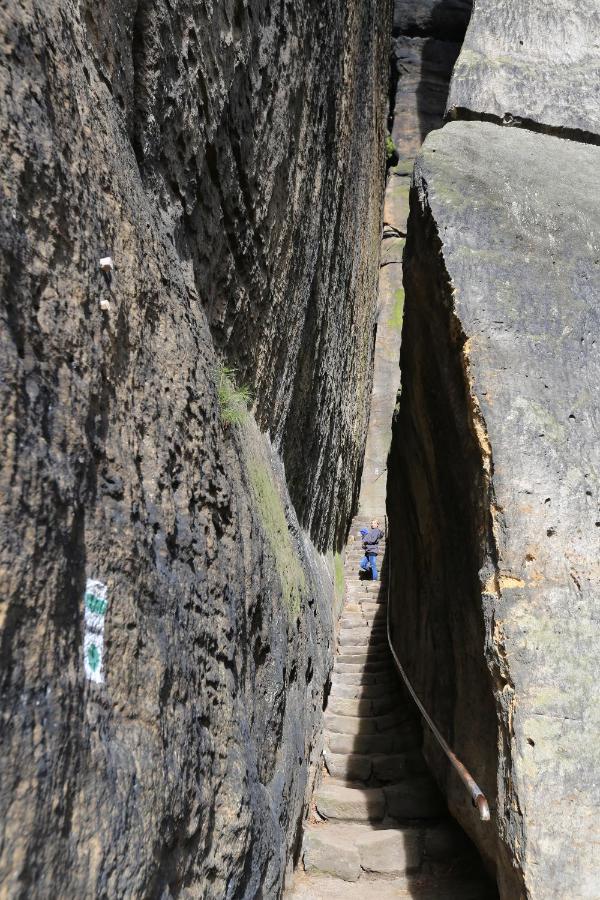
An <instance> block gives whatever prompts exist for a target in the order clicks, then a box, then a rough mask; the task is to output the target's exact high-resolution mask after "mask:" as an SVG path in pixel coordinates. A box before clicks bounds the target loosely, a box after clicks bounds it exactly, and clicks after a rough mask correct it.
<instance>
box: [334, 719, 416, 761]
mask: <svg viewBox="0 0 600 900" xmlns="http://www.w3.org/2000/svg"><path fill="white" fill-rule="evenodd" d="M325 744H326V747H327V751H329V752H331V753H359V754H367V753H381V754H394V753H404V752H406V751H407V750H415V749H417V748H418V747H419V746H420V744H421V733H420V730H419V728H418V726H417V725H413V727H412V728H408V727H405V728H404V729H403V730H402V731H401V732H398V731H387V732H382V733H380V734H346V733H341V732H337V731H330V732H328V733H326V734H325Z"/></svg>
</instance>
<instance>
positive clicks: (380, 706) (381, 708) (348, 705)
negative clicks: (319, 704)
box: [327, 694, 398, 716]
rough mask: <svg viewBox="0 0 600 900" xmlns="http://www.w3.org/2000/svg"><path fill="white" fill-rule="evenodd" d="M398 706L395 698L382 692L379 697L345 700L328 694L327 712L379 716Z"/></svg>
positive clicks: (339, 714) (338, 714)
mask: <svg viewBox="0 0 600 900" xmlns="http://www.w3.org/2000/svg"><path fill="white" fill-rule="evenodd" d="M396 706H398V701H397V698H395V697H393V696H390V695H389V694H384V695H383V696H381V697H371V698H367V697H361V698H359V699H357V700H347V699H343V698H341V697H333V696H331V695H330V697H329V703H328V704H327V712H328V713H333V715H337V716H379V715H381V714H382V713H387V712H390V711H391V710H392V709H394V707H396Z"/></svg>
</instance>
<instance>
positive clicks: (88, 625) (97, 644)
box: [83, 578, 108, 684]
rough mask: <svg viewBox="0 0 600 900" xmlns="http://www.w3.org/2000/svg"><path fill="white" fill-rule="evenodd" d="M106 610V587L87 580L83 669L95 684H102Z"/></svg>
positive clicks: (98, 582)
mask: <svg viewBox="0 0 600 900" xmlns="http://www.w3.org/2000/svg"><path fill="white" fill-rule="evenodd" d="M107 610H108V596H107V587H106V585H105V584H104V582H103V581H96V580H95V579H93V578H88V580H87V582H86V585H85V594H84V595H83V618H84V622H85V634H84V636H83V667H84V669H85V676H86V678H87V679H88V680H89V681H93V682H94V683H95V684H104V664H103V656H104V622H105V619H106V611H107Z"/></svg>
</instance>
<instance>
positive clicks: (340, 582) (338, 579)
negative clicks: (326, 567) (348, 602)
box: [333, 553, 345, 600]
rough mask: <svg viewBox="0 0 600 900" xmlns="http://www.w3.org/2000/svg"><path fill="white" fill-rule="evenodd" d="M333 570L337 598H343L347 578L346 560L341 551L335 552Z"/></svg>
mask: <svg viewBox="0 0 600 900" xmlns="http://www.w3.org/2000/svg"><path fill="white" fill-rule="evenodd" d="M333 572H334V582H333V584H334V590H335V596H336V600H341V599H342V598H343V596H344V587H345V579H344V560H343V559H342V554H341V553H334V555H333Z"/></svg>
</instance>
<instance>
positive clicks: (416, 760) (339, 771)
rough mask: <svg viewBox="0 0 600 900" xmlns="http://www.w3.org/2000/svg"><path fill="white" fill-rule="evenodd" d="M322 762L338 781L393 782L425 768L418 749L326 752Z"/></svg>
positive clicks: (422, 772)
mask: <svg viewBox="0 0 600 900" xmlns="http://www.w3.org/2000/svg"><path fill="white" fill-rule="evenodd" d="M325 765H326V767H327V771H328V772H329V774H330V775H331V776H332V778H337V779H339V780H341V781H363V782H365V783H366V782H368V781H374V782H378V783H380V784H392V783H397V782H399V781H403V780H404V779H405V778H412V777H413V776H415V775H423V774H425V773H426V772H427V768H426V766H425V760H424V759H423V756H422V755H421V753H420V752H414V751H413V752H411V753H393V754H385V753H363V754H361V753H329V752H326V753H325Z"/></svg>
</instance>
